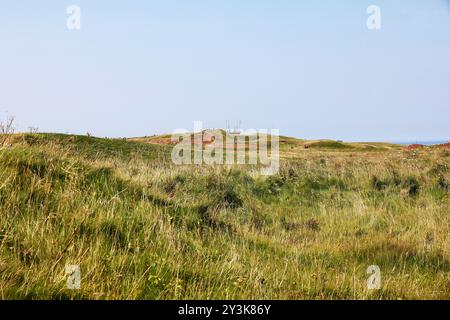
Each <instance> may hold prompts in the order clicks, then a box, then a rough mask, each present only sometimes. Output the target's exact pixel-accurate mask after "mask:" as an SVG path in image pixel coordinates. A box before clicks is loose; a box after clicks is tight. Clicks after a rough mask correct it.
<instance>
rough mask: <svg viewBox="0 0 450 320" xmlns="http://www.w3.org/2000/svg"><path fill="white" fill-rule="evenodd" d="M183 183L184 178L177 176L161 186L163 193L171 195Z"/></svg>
mask: <svg viewBox="0 0 450 320" xmlns="http://www.w3.org/2000/svg"><path fill="white" fill-rule="evenodd" d="M185 182H186V177H185V176H182V175H179V174H178V175H176V176H175V177H174V178H173V179H170V180H169V181H167V182H166V183H165V185H164V186H163V188H164V191H165V192H166V193H167V194H169V195H173V194H174V193H175V191H176V189H177V188H178V187H179V186H180V185H182V184H184V183H185Z"/></svg>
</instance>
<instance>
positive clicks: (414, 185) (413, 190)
mask: <svg viewBox="0 0 450 320" xmlns="http://www.w3.org/2000/svg"><path fill="white" fill-rule="evenodd" d="M402 186H403V188H404V189H405V190H406V192H407V193H408V195H409V196H411V197H413V196H416V195H417V194H418V193H419V190H420V184H419V181H417V179H416V178H415V177H412V176H409V177H406V179H405V180H404V181H403V183H402Z"/></svg>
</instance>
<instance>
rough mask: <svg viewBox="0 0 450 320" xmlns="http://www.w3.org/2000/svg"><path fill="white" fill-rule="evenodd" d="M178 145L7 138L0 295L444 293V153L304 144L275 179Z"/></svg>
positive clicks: (449, 283) (1, 155)
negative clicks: (76, 271) (373, 283)
mask: <svg viewBox="0 0 450 320" xmlns="http://www.w3.org/2000/svg"><path fill="white" fill-rule="evenodd" d="M169 154H170V150H168V149H167V148H166V147H157V146H152V145H147V144H143V143H139V142H129V141H125V140H114V139H97V138H88V137H76V136H64V135H42V134H41V135H38V134H28V135H17V136H15V137H14V143H13V145H12V146H9V147H3V148H1V149H0V298H2V299H22V298H26V299H43V298H49V299H71V298H74V299H79V298H88V299H181V298H182V299H398V298H401V299H417V298H418V299H432V298H437V299H448V298H450V294H449V292H450V278H449V271H450V262H449V261H450V260H449V259H450V252H449V243H450V241H449V240H450V239H449V238H450V215H449V212H450V210H449V197H448V196H449V188H448V186H449V165H450V158H449V156H448V153H446V152H443V151H439V150H434V151H420V152H418V151H414V152H407V151H399V150H390V151H385V152H358V151H354V152H353V151H352V152H349V151H348V150H347V151H345V152H339V151H336V152H333V151H329V150H327V151H321V150H320V149H318V150H308V151H307V152H306V151H305V152H300V151H299V152H297V153H296V154H295V157H291V158H288V159H286V158H284V160H283V162H282V167H281V170H280V172H279V173H278V174H277V175H275V176H271V177H262V176H260V175H259V174H258V171H257V170H254V168H251V167H246V166H241V167H234V168H228V167H221V166H217V167H207V166H174V165H172V164H171V162H170V160H169ZM66 264H70V265H74V264H75V265H80V267H81V273H82V280H81V289H80V290H69V289H67V287H66V275H65V274H64V270H65V265H66ZM370 265H378V266H379V267H380V269H381V276H382V286H381V289H380V290H368V288H367V279H368V275H367V274H366V269H367V267H368V266H370Z"/></svg>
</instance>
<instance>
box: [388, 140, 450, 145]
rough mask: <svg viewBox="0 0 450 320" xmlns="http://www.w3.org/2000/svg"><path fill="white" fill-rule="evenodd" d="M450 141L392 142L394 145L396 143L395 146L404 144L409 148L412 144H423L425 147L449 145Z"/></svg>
mask: <svg viewBox="0 0 450 320" xmlns="http://www.w3.org/2000/svg"><path fill="white" fill-rule="evenodd" d="M449 141H450V140H436V141H395V142H392V143H395V144H403V145H406V146H409V145H411V144H422V145H424V146H431V145H434V144H444V143H447V142H449Z"/></svg>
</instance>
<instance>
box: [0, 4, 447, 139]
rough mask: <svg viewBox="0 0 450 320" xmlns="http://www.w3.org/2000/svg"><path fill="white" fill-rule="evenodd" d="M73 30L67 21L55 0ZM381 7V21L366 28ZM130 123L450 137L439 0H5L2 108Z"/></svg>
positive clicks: (48, 118) (122, 129) (43, 122)
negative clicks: (78, 13)
mask: <svg viewBox="0 0 450 320" xmlns="http://www.w3.org/2000/svg"><path fill="white" fill-rule="evenodd" d="M70 4H76V5H79V6H80V7H81V10H82V29H81V30H80V31H69V30H67V29H66V18H67V14H66V7H67V6H68V5H70ZM370 4H375V5H378V6H380V7H381V10H382V11H381V13H382V29H381V30H380V31H370V30H368V29H367V27H366V19H367V17H368V15H367V14H366V8H367V7H368V5H370ZM6 110H7V111H8V112H9V114H12V115H15V116H16V118H17V123H18V125H19V128H20V129H26V128H27V127H29V126H34V127H39V129H40V131H47V132H48V131H52V132H54V131H57V132H70V133H82V134H84V133H86V132H90V133H92V134H95V135H98V136H114V137H116V136H141V135H150V134H154V133H168V132H172V131H173V130H175V129H177V128H185V129H192V126H193V121H194V120H202V121H203V122H204V123H205V125H206V126H207V127H225V125H226V120H230V121H231V122H234V121H235V120H241V121H242V124H243V127H244V128H255V129H262V128H267V129H271V128H278V129H280V133H281V134H283V135H290V136H296V137H300V138H334V139H344V140H353V141H361V140H383V141H405V140H406V141H411V140H445V139H449V138H450V1H445V0H370V1H365V0H353V1H350V0H348V1H336V0H328V1H325V0H321V1H317V0H310V1H300V0H296V1H294V0H292V1H288V0H278V1H275V0H271V1H268V0H226V1H225V0H220V1H219V0H216V1H211V0H210V1H206V0H203V1H201V0H195V1H194V0H179V1H174V0H164V1H162V0H161V1H138V0H128V1H111V0H110V1H106V0H105V1H103V0H71V1H61V0H54V1H50V0H41V1H32V0H2V1H1V2H0V117H2V118H3V117H4V114H5V113H4V111H6Z"/></svg>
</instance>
